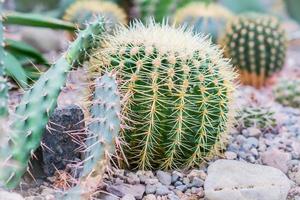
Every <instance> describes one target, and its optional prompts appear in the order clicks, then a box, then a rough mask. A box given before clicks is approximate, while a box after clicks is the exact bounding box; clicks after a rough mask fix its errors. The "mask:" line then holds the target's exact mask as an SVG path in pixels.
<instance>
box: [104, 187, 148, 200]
mask: <svg viewBox="0 0 300 200" xmlns="http://www.w3.org/2000/svg"><path fill="white" fill-rule="evenodd" d="M106 190H107V192H109V193H111V194H114V195H116V196H118V197H123V196H125V195H126V194H131V195H133V196H134V197H135V198H136V199H142V198H143V194H144V192H145V186H144V185H141V184H138V185H129V184H115V185H108V186H107V188H106Z"/></svg>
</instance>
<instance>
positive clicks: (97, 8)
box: [63, 0, 127, 26]
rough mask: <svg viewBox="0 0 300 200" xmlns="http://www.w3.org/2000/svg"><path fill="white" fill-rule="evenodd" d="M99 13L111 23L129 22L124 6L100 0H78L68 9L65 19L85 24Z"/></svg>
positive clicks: (81, 24)
mask: <svg viewBox="0 0 300 200" xmlns="http://www.w3.org/2000/svg"><path fill="white" fill-rule="evenodd" d="M97 15H102V16H103V17H104V18H105V19H106V20H107V21H109V22H110V23H111V24H126V23H127V17H126V14H125V12H124V11H123V10H122V8H120V7H119V6H118V5H116V4H114V3H112V2H106V1H98V0H89V1H76V2H75V3H74V4H72V5H70V7H69V8H68V9H67V10H66V13H65V15H64V17H63V19H64V20H66V21H71V22H74V23H76V24H78V25H80V26H83V25H84V24H85V23H86V22H87V21H91V20H93V18H94V17H95V16H97Z"/></svg>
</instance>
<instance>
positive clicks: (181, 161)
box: [94, 22, 235, 169]
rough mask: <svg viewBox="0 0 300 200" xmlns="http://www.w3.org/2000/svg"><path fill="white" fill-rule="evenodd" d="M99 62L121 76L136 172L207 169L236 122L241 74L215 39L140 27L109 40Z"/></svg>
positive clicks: (129, 147) (132, 164)
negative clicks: (236, 82) (236, 92)
mask: <svg viewBox="0 0 300 200" xmlns="http://www.w3.org/2000/svg"><path fill="white" fill-rule="evenodd" d="M94 57H95V58H99V60H101V61H100V62H102V61H103V60H104V62H105V63H104V65H105V66H106V67H107V68H108V69H115V70H116V71H117V76H118V77H119V81H120V92H121V94H122V97H123V98H122V112H121V116H122V119H123V121H122V123H124V124H125V126H124V127H128V128H125V129H124V130H122V131H121V136H123V137H124V140H125V143H126V145H124V146H123V148H124V151H125V155H126V157H127V159H128V163H130V167H132V168H140V169H152V168H163V169H169V168H179V167H188V166H194V165H200V163H201V161H203V159H205V158H207V157H208V156H209V155H210V154H211V153H212V152H213V151H214V148H215V147H216V146H217V144H218V142H219V139H220V137H222V135H223V134H224V133H225V132H226V130H227V127H228V125H229V124H230V121H231V120H230V118H231V117H230V116H231V115H232V113H231V111H232V109H230V108H229V107H230V105H231V102H232V91H233V90H234V88H235V86H234V84H233V81H232V80H233V79H234V77H235V73H234V72H233V71H232V68H231V67H232V66H231V65H230V64H229V63H228V60H227V59H224V58H223V57H222V52H221V51H219V50H218V49H217V48H216V47H214V46H212V45H211V43H210V42H209V41H206V39H205V38H203V37H201V36H198V35H193V34H192V32H190V31H187V30H185V29H184V28H178V29H175V28H172V27H170V26H168V25H166V24H162V25H158V24H155V23H154V22H150V23H149V24H147V25H143V24H140V23H139V22H136V23H134V24H133V25H132V26H131V27H130V28H129V29H127V28H125V27H122V28H120V29H119V30H118V31H117V33H116V34H115V36H111V37H108V38H107V40H106V41H105V48H104V49H100V50H99V52H98V53H97V54H95V55H94ZM96 65H97V64H96ZM97 66H99V65H97Z"/></svg>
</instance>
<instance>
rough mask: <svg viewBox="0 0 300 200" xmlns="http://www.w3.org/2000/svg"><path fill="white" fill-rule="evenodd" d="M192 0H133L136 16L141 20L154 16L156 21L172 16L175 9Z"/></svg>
mask: <svg viewBox="0 0 300 200" xmlns="http://www.w3.org/2000/svg"><path fill="white" fill-rule="evenodd" d="M192 1H193V0H163V1H160V0H133V4H134V9H135V10H136V12H137V15H138V16H137V17H138V18H140V19H141V20H142V21H144V22H145V21H147V20H149V18H154V19H155V20H156V21H157V22H162V20H163V19H164V18H169V17H171V16H173V14H174V12H175V11H176V9H178V8H180V7H183V6H185V5H186V4H188V3H189V2H192Z"/></svg>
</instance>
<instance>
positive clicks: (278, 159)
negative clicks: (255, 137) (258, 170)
mask: <svg viewBox="0 0 300 200" xmlns="http://www.w3.org/2000/svg"><path fill="white" fill-rule="evenodd" d="M291 159H292V156H291V154H289V153H286V152H282V151H280V150H278V149H269V150H267V151H266V152H263V153H262V154H261V161H262V163H263V164H265V165H268V166H272V167H275V168H277V169H280V170H281V171H282V172H284V173H287V171H288V162H289V161H290V160H291Z"/></svg>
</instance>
